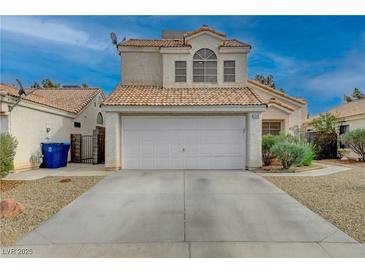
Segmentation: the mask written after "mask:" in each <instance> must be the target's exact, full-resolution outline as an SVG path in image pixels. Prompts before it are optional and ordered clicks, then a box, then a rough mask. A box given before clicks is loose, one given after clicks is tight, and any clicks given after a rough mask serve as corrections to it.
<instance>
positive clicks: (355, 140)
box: [341, 128, 365, 162]
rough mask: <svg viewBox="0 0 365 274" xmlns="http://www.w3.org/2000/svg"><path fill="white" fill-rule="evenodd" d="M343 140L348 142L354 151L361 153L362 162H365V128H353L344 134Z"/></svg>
mask: <svg viewBox="0 0 365 274" xmlns="http://www.w3.org/2000/svg"><path fill="white" fill-rule="evenodd" d="M341 140H342V142H344V143H345V144H347V145H348V146H349V147H350V148H351V150H352V151H353V152H355V153H356V154H357V155H359V158H360V160H361V161H362V162H365V128H358V129H354V130H351V131H349V132H347V133H345V134H344V135H342V137H341Z"/></svg>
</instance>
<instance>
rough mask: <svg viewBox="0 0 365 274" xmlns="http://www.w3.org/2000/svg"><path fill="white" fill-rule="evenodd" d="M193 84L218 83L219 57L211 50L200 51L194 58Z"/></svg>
mask: <svg viewBox="0 0 365 274" xmlns="http://www.w3.org/2000/svg"><path fill="white" fill-rule="evenodd" d="M193 82H196V83H199V82H200V83H201V82H203V83H216V82H217V55H215V53H214V52H213V51H212V50H210V49H200V50H198V51H197V52H196V53H195V54H194V56H193Z"/></svg>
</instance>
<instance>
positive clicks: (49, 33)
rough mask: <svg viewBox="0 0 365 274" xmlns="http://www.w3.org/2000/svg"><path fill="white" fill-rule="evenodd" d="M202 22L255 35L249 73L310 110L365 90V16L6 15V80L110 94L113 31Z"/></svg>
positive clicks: (115, 67)
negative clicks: (85, 87)
mask: <svg viewBox="0 0 365 274" xmlns="http://www.w3.org/2000/svg"><path fill="white" fill-rule="evenodd" d="M203 24H207V25H209V26H211V27H213V28H216V29H217V30H219V31H223V32H225V33H227V35H228V36H229V37H231V38H237V39H239V40H242V41H245V42H247V43H250V44H251V45H252V46H253V49H252V51H251V53H250V55H249V76H250V77H251V78H254V76H255V75H256V74H257V73H260V74H265V75H267V74H272V75H274V78H275V80H276V84H277V87H279V88H283V89H284V90H286V91H287V93H288V94H290V95H294V96H301V97H304V98H306V99H307V100H309V111H310V113H311V114H316V113H318V112H321V111H325V110H327V109H329V108H331V107H333V106H335V105H337V104H339V103H341V101H342V98H343V94H345V93H347V94H348V93H351V91H352V90H353V89H354V88H355V87H358V88H360V89H361V90H363V91H365V16H357V17H356V16H22V17H19V16H18V17H15V16H2V17H1V23H0V29H1V37H0V38H1V48H0V50H1V61H0V62H1V63H0V65H1V82H6V83H15V79H16V78H19V79H21V80H22V81H23V82H24V83H25V85H27V86H29V85H30V84H31V83H32V82H33V81H40V80H42V79H44V78H50V79H52V80H54V81H56V82H59V83H62V84H81V83H83V82H86V83H88V84H89V85H90V86H95V87H101V88H102V89H103V90H104V91H105V93H107V94H108V93H110V92H111V91H112V90H113V88H114V87H115V86H116V85H117V84H118V82H119V81H120V77H121V76H120V59H119V58H118V56H117V54H116V52H115V48H114V47H113V46H112V44H111V42H110V38H109V34H110V32H111V31H114V32H115V33H117V35H118V37H119V39H122V38H123V37H127V38H159V37H160V31H161V30H163V29H177V30H188V31H189V30H192V29H195V28H198V27H200V26H201V25H203Z"/></svg>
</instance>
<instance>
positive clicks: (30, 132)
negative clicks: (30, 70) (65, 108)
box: [9, 106, 73, 169]
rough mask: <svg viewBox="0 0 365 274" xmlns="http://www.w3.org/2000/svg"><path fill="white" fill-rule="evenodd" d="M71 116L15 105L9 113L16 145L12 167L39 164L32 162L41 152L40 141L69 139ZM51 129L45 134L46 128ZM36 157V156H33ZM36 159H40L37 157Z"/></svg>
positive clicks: (10, 127)
mask: <svg viewBox="0 0 365 274" xmlns="http://www.w3.org/2000/svg"><path fill="white" fill-rule="evenodd" d="M72 121H73V119H72V117H67V116H63V115H59V114H57V115H56V114H54V113H48V112H45V111H43V110H34V109H31V108H28V107H23V106H17V107H16V108H14V110H13V111H12V112H11V113H10V114H9V123H10V125H9V131H10V133H11V134H12V135H13V136H15V137H16V139H17V141H18V147H17V150H16V154H15V159H14V168H15V169H23V168H31V167H35V166H39V163H37V162H34V160H36V159H37V157H36V155H39V154H40V153H41V143H42V142H46V141H47V138H49V139H48V140H49V141H50V142H65V141H70V131H71V129H72V126H73V124H72ZM47 128H50V129H51V131H50V132H49V133H48V134H47V132H46V129H47ZM34 157H36V158H34ZM38 161H40V159H39V158H38Z"/></svg>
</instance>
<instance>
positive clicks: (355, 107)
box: [329, 99, 365, 118]
mask: <svg viewBox="0 0 365 274" xmlns="http://www.w3.org/2000/svg"><path fill="white" fill-rule="evenodd" d="M329 112H330V113H332V114H333V115H334V116H336V118H345V117H349V116H353V115H359V114H365V99H361V100H356V101H352V102H348V103H344V104H342V105H339V106H337V107H335V108H333V109H331V110H329Z"/></svg>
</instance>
